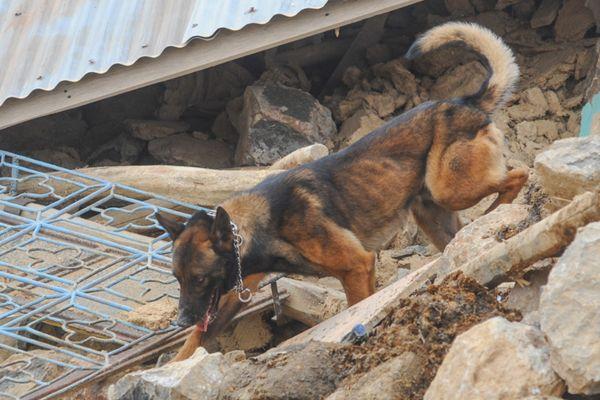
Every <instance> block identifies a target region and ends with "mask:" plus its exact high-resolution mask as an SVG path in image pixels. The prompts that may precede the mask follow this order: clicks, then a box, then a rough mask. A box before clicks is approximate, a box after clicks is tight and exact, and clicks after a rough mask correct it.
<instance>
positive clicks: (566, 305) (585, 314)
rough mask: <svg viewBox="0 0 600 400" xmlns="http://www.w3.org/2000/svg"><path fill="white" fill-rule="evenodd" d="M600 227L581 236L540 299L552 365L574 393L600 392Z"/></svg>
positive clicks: (583, 230)
mask: <svg viewBox="0 0 600 400" xmlns="http://www.w3.org/2000/svg"><path fill="white" fill-rule="evenodd" d="M599 255H600V222H595V223H592V224H589V225H588V226H586V227H584V228H581V229H580V230H579V231H578V232H577V236H576V237H575V240H574V241H573V243H571V245H570V246H569V247H568V248H567V249H566V250H565V252H564V254H563V255H562V256H561V257H560V259H559V260H558V262H557V264H556V265H555V266H554V268H553V269H552V271H551V272H550V275H549V277H548V283H547V285H546V286H545V287H544V289H543V290H542V295H541V298H540V324H541V329H542V331H543V332H544V334H545V335H546V337H547V338H548V342H549V343H550V349H551V360H552V366H553V367H554V369H555V371H556V372H557V373H558V374H559V375H560V376H561V377H562V378H563V379H565V381H566V382H567V385H568V387H569V392H570V393H574V394H575V393H578V394H586V395H592V394H598V393H600V329H599V328H600V313H599V312H598V310H600V290H598V288H600V268H598V266H599V264H598V256H599Z"/></svg>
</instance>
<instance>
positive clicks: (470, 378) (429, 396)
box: [424, 317, 564, 400]
mask: <svg viewBox="0 0 600 400" xmlns="http://www.w3.org/2000/svg"><path fill="white" fill-rule="evenodd" d="M563 391H564V383H563V381H562V380H561V379H560V378H559V377H558V376H557V375H556V374H555V373H554V371H553V370H552V368H551V366H550V350H549V349H548V347H547V343H546V340H545V339H544V335H543V334H542V332H540V331H539V330H538V329H536V328H534V327H532V326H529V325H525V324H522V323H519V322H509V321H507V320H506V319H504V318H502V317H494V318H491V319H489V320H487V321H485V322H482V323H481V324H479V325H476V326H474V327H472V328H471V329H469V330H468V331H466V332H464V333H462V334H460V335H459V336H457V337H456V339H455V340H454V343H453V344H452V347H451V348H450V351H449V352H448V354H447V355H446V357H445V359H444V361H443V362H442V365H441V366H440V368H439V369H438V371H437V374H436V376H435V378H434V379H433V381H432V382H431V385H430V386H429V389H427V392H426V393H425V397H424V399H425V400H437V399H440V400H441V399H444V400H450V399H461V400H469V399H473V400H475V399H486V400H494V399H498V400H500V399H507V400H508V399H520V398H522V397H526V396H528V395H532V394H539V395H556V396H560V395H561V394H562V393H563Z"/></svg>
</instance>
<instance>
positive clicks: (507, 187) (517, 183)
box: [485, 168, 529, 214]
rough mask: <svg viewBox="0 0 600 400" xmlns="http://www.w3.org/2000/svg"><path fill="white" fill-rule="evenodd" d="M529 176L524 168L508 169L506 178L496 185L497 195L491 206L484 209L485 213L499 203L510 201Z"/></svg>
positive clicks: (517, 193)
mask: <svg viewBox="0 0 600 400" xmlns="http://www.w3.org/2000/svg"><path fill="white" fill-rule="evenodd" d="M528 178H529V171H527V170H526V169H525V168H517V169H513V170H510V171H508V173H507V174H506V178H504V180H503V181H502V182H501V183H500V184H499V185H498V189H497V191H498V197H497V198H496V200H494V202H493V203H492V205H491V206H489V207H488V209H487V210H485V213H486V214H487V213H489V212H490V211H492V210H493V209H495V208H496V207H498V206H499V205H500V204H506V203H511V202H512V201H513V200H514V199H515V198H516V197H517V196H518V195H519V192H520V191H521V188H522V187H523V186H524V185H525V183H527V179H528Z"/></svg>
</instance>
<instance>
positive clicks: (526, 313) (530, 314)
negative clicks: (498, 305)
mask: <svg viewBox="0 0 600 400" xmlns="http://www.w3.org/2000/svg"><path fill="white" fill-rule="evenodd" d="M544 265H545V266H546V267H545V268H542V269H536V270H535V271H532V272H530V273H528V274H526V275H525V276H524V279H525V280H526V281H527V282H528V283H529V284H528V285H527V286H519V285H516V286H515V287H514V288H513V289H512V290H511V291H510V293H509V294H508V297H507V299H506V303H505V304H504V306H505V307H506V308H509V309H511V310H518V311H519V312H521V315H523V320H522V321H521V322H524V323H527V324H529V325H538V324H539V315H538V313H537V311H538V308H539V304H540V295H541V293H542V287H543V286H544V285H545V284H546V282H547V281H548V274H549V273H550V269H551V267H552V265H549V266H547V264H544Z"/></svg>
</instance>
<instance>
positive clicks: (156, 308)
mask: <svg viewBox="0 0 600 400" xmlns="http://www.w3.org/2000/svg"><path fill="white" fill-rule="evenodd" d="M177 310H178V307H177V301H176V300H174V299H172V298H170V297H165V298H162V299H160V300H157V301H153V302H149V303H146V304H144V305H142V306H140V307H138V308H136V309H134V310H132V311H128V312H126V313H125V314H124V316H123V318H124V319H125V320H126V321H128V322H131V323H132V324H136V325H139V326H143V327H145V328H148V329H151V330H153V331H157V330H160V329H166V328H168V327H169V325H171V322H173V321H175V319H176V318H177Z"/></svg>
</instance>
